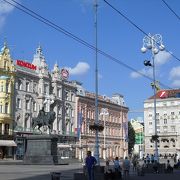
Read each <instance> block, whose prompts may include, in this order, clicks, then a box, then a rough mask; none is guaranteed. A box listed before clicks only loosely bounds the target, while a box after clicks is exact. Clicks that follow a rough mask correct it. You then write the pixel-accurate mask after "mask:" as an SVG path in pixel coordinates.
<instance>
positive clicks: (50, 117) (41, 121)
mask: <svg viewBox="0 0 180 180" xmlns="http://www.w3.org/2000/svg"><path fill="white" fill-rule="evenodd" d="M55 118H56V113H55V112H54V111H49V112H45V111H44V107H42V109H41V110H40V111H39V114H38V116H37V117H33V118H32V128H33V129H34V128H35V127H36V126H38V130H39V131H40V132H41V133H42V131H41V130H40V128H41V127H42V126H48V128H49V133H50V132H51V130H52V127H53V122H54V120H55Z"/></svg>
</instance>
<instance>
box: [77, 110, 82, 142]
mask: <svg viewBox="0 0 180 180" xmlns="http://www.w3.org/2000/svg"><path fill="white" fill-rule="evenodd" d="M81 126H82V113H81V112H79V113H78V123H77V136H78V139H79V138H80V133H81Z"/></svg>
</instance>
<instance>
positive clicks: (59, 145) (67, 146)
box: [57, 143, 71, 148]
mask: <svg viewBox="0 0 180 180" xmlns="http://www.w3.org/2000/svg"><path fill="white" fill-rule="evenodd" d="M57 147H58V148H70V147H71V146H70V145H69V144H59V143H58V144H57Z"/></svg>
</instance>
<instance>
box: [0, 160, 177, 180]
mask: <svg viewBox="0 0 180 180" xmlns="http://www.w3.org/2000/svg"><path fill="white" fill-rule="evenodd" d="M82 167H83V166H82V164H81V163H74V164H70V165H23V164H22V162H21V161H12V162H11V161H8V160H5V161H0V180H51V176H50V173H51V172H53V171H57V172H61V173H62V175H61V178H60V180H73V175H74V173H75V172H81V171H82ZM141 179H144V180H161V179H162V180H180V170H175V171H174V173H173V174H152V173H151V174H145V176H137V175H136V173H135V172H133V171H131V172H130V178H129V180H141ZM81 180H83V179H81Z"/></svg>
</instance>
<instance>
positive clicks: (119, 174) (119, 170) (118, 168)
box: [114, 157, 121, 179]
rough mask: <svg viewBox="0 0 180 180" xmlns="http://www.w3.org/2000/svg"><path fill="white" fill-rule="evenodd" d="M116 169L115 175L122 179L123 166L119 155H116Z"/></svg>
mask: <svg viewBox="0 0 180 180" xmlns="http://www.w3.org/2000/svg"><path fill="white" fill-rule="evenodd" d="M114 170H115V177H116V178H117V179H121V166H120V161H119V158H118V157H116V158H115V160H114Z"/></svg>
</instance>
